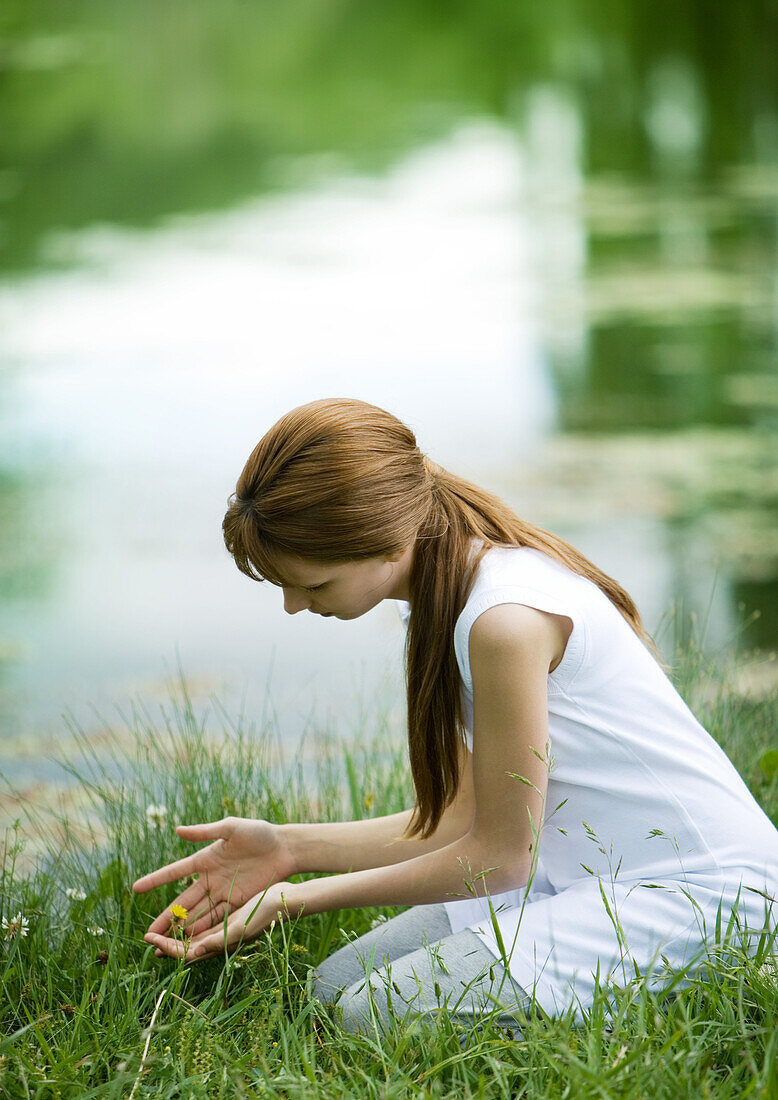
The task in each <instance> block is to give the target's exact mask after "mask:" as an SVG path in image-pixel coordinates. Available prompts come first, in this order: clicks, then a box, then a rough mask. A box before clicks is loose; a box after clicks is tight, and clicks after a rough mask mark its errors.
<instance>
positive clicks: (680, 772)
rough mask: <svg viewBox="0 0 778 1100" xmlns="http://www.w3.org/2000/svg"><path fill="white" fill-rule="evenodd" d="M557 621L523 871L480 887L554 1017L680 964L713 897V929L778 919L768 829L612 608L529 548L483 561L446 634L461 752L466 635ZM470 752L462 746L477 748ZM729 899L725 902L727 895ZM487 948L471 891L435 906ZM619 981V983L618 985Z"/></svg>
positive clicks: (690, 952) (775, 864)
mask: <svg viewBox="0 0 778 1100" xmlns="http://www.w3.org/2000/svg"><path fill="white" fill-rule="evenodd" d="M504 603H520V604H525V605H527V606H529V607H535V608H538V609H539V610H541V611H548V612H552V613H554V614H557V615H565V616H567V617H568V618H569V619H571V620H572V623H573V630H572V633H571V635H570V638H569V640H568V643H567V646H566V648H565V652H564V656H563V658H562V661H561V662H560V664H559V665H558V666H557V667H556V669H555V670H554V671H553V672H552V673H551V674H550V675H549V677H548V722H549V741H550V757H551V767H550V771H549V778H548V791H547V795H546V804H545V814H544V822H543V829H542V832H541V835H540V843H539V849H538V861H537V866H536V870H535V874H534V877H533V878H532V879H531V881H530V883H529V884H528V886H527V887H526V888H522V889H519V890H513V891H510V892H508V893H506V894H500V895H496V896H493V897H492V899H491V901H492V905H493V907H494V909H495V910H496V921H497V924H498V926H499V932H500V935H501V938H502V941H503V945H504V949H505V953H506V955H507V958H508V963H509V967H510V972H511V976H512V977H513V978H514V980H515V981H517V982H518V983H519V985H521V986H522V987H523V988H524V989H525V990H526V991H527V992H528V993H530V994H532V993H533V991H534V995H535V998H536V1002H537V1004H539V1005H540V1007H541V1008H543V1009H544V1010H545V1011H546V1012H548V1013H550V1014H554V1013H557V1012H560V1011H564V1010H566V1009H567V1008H568V1006H570V1005H571V1004H572V1005H575V1006H576V1007H575V1009H574V1011H575V1012H576V1014H577V1015H578V1016H580V1010H581V1009H586V1008H588V1007H590V1006H591V1004H592V1001H593V997H594V987H595V977H594V975H595V972H596V971H597V969H598V967H599V972H600V982H601V984H603V985H604V984H606V982H607V981H609V980H610V981H613V982H617V983H618V984H626V982H627V980H628V979H629V978H630V977H634V973H635V970H634V965H633V963H637V965H638V967H639V969H640V971H641V973H647V972H649V971H650V972H651V973H652V975H654V976H655V977H654V978H652V981H653V980H657V981H661V979H662V971H663V968H664V970H667V969H668V968H669V969H677V968H679V967H682V966H684V965H687V964H693V960H694V958H695V957H696V956H698V955H699V954H700V952H701V950H702V949H703V945H704V943H705V942H706V941H710V940H711V938H712V934H713V932H714V930H715V928H716V921H717V911H718V908H719V903H721V910H722V912H721V917H720V920H721V928H722V929H723V930H725V929H726V928H727V923H728V920H729V918H730V915H731V910H732V907H733V905H735V903H737V907H738V908H737V922H738V923H737V926H738V927H740V928H742V929H744V930H746V931H747V932H751V933H754V934H755V935H757V936H758V934H759V932H760V931H761V930H762V929H763V928H764V927H765V925H766V922H767V927H769V928H773V927H775V925H776V924H777V923H778V902H776V903H775V904H774V905H773V906H772V908H771V909H770V908H769V907H770V903H771V901H772V900H773V899H774V898H776V897H778V830H776V828H775V826H774V825H773V824H772V822H771V821H770V819H769V818H768V817H767V815H766V814H765V813H764V812H763V810H762V809H761V808H760V807H759V805H758V804H757V802H756V800H755V799H754V797H753V795H752V794H751V793H750V791H749V790H748V788H747V787H746V785H745V783H744V782H743V780H742V779H741V777H740V775H739V774H738V772H737V771H736V769H735V767H734V766H733V764H732V763H731V761H730V760H729V758H728V757H727V756H726V754H725V753H724V752H723V750H722V749H721V748H720V747H719V745H718V744H717V743H716V742H715V741H714V740H713V738H712V737H711V735H710V734H709V733H708V732H707V731H706V730H705V729H704V728H703V727H702V726H701V725H700V723H699V722H698V721H697V719H696V718H695V717H694V715H693V714H692V713H691V711H690V710H689V708H688V706H687V705H686V703H685V702H684V701H683V699H682V698H681V696H680V695H679V694H678V692H677V691H676V689H675V688H674V687H673V685H672V683H671V682H670V680H669V679H668V677H667V676H666V675H665V673H664V672H663V670H662V668H661V667H660V665H659V664H658V662H657V661H656V659H655V658H654V656H653V655H652V654H651V653H650V651H649V650H648V649H647V648H646V646H645V645H644V644H643V643H642V642H641V640H640V639H639V638H638V636H637V635H636V634H635V632H634V631H633V630H632V628H631V627H630V625H629V623H628V622H627V621H626V620H625V619H624V617H623V616H622V615H621V613H620V612H619V610H618V609H617V608H616V607H615V605H614V604H613V603H611V601H610V600H609V599H608V597H607V596H606V595H605V594H604V592H602V590H601V589H600V588H599V587H598V586H597V585H596V584H595V583H594V582H592V581H590V580H588V579H587V578H585V577H581V576H579V575H578V574H576V573H574V572H572V571H571V570H569V569H568V568H567V567H566V566H564V565H562V564H561V563H560V562H557V561H556V560H555V559H554V558H551V557H550V556H549V555H547V554H545V553H543V552H542V551H539V550H535V549H531V548H529V547H520V548H502V547H494V548H492V549H490V550H489V551H487V552H486V554H485V555H484V557H483V558H482V560H481V562H480V564H479V567H478V571H477V575H476V579H475V583H474V585H473V588H472V591H471V593H470V596H469V597H468V599H467V602H466V604H465V607H464V609H463V610H462V612H461V614H460V616H459V618H458V620H457V623H456V627H455V631H454V644H455V649H456V658H457V663H458V666H459V671H460V675H461V684H462V696H463V704H464V714H465V721H466V726H467V739H468V747H469V748H470V749H471V751H472V750H473V724H472V721H473V694H472V687H473V684H472V676H471V672H470V654H469V638H470V631H471V629H472V627H473V623H475V621H476V619H478V617H479V616H480V615H482V614H483V613H484V612H485V611H487V610H488V609H489V608H490V607H495V606H496V605H497V604H504ZM476 752H477V746H476ZM738 892H740V893H739V896H738ZM446 909H447V913H448V916H449V919H450V921H451V928H452V932H459V931H461V930H463V929H465V928H472V929H473V931H474V932H476V934H478V935H479V936H480V937H481V938H482V939H483V940H484V942H485V944H486V946H487V947H489V948H490V950H491V951H492V953H493V954H494V955H495V956H496V957H497V958H501V957H502V951H501V949H500V947H499V941H498V938H497V933H496V931H495V928H494V923H493V920H492V917H491V914H490V910H489V905H488V902H487V901H486V899H480V898H478V899H472V900H471V899H464V900H458V901H450V902H446ZM620 978H621V979H622V980H621V981H620Z"/></svg>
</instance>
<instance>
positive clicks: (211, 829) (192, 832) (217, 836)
mask: <svg viewBox="0 0 778 1100" xmlns="http://www.w3.org/2000/svg"><path fill="white" fill-rule="evenodd" d="M176 832H177V833H178V835H179V836H180V837H182V838H183V839H184V840H191V841H192V843H193V844H197V843H198V841H201V840H228V839H229V837H231V836H232V834H233V832H234V826H233V823H232V820H231V819H230V818H229V817H223V818H222V819H221V820H220V821H204V822H201V823H200V824H199V825H176Z"/></svg>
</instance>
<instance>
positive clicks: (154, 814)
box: [146, 802, 167, 825]
mask: <svg viewBox="0 0 778 1100" xmlns="http://www.w3.org/2000/svg"><path fill="white" fill-rule="evenodd" d="M146 817H147V818H148V819H149V821H151V822H152V823H153V824H154V825H161V824H162V822H163V821H164V820H165V818H166V817H167V806H165V805H164V804H160V805H159V806H156V805H155V804H154V803H153V802H152V803H151V805H150V806H147V807H146Z"/></svg>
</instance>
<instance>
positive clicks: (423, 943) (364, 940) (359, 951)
mask: <svg viewBox="0 0 778 1100" xmlns="http://www.w3.org/2000/svg"><path fill="white" fill-rule="evenodd" d="M313 994H314V996H315V997H316V998H317V1000H319V1001H321V1003H322V1004H325V1005H330V1004H337V1006H338V1007H339V1008H340V1009H342V1011H343V1020H342V1022H343V1027H344V1028H345V1030H346V1031H349V1032H351V1033H352V1034H353V1033H355V1032H356V1031H357V1030H363V1031H364V1030H371V1031H372V1030H374V1029H375V1028H376V1027H378V1028H379V1029H381V1030H385V1029H386V1028H387V1027H388V1026H389V1021H390V1017H391V1016H392V1015H394V1016H395V1017H399V1019H400V1020H403V1021H404V1022H406V1023H409V1022H410V1021H411V1020H414V1019H419V1018H427V1019H433V1018H434V1016H435V1015H436V1014H438V1013H439V1012H440V1011H441V1010H447V1011H448V1012H449V1013H450V1014H451V1015H452V1016H454V1017H455V1019H456V1020H457V1021H458V1022H459V1023H463V1024H466V1025H469V1026H472V1025H473V1024H474V1023H475V1022H476V1021H478V1020H483V1017H485V1016H487V1015H489V1016H491V1018H492V1019H493V1020H494V1022H495V1023H497V1024H498V1025H499V1026H500V1027H507V1028H509V1029H510V1030H511V1032H512V1033H513V1035H514V1037H516V1038H519V1039H520V1038H521V1037H522V1034H521V1031H520V1030H518V1028H517V1018H519V1019H521V1017H522V1015H529V1014H530V1013H531V998H530V997H529V995H528V994H527V993H526V992H525V990H523V989H522V987H521V986H520V985H518V984H517V983H516V982H514V981H513V979H512V978H511V977H510V975H509V974H508V973H507V972H506V970H505V968H504V967H503V965H502V963H501V962H500V961H499V960H497V959H495V957H494V955H492V953H491V951H489V949H488V948H487V947H486V946H485V945H484V943H483V942H482V941H481V939H480V937H479V936H477V935H476V934H475V932H471V931H470V930H469V929H466V930H465V931H464V932H457V933H456V934H455V935H452V934H451V924H450V922H449V919H448V915H447V913H446V907H445V906H444V905H442V904H440V905H417V906H414V908H413V909H408V910H407V911H406V912H405V913H401V914H400V915H399V916H398V917H394V919H393V920H390V921H386V922H384V923H382V924H379V925H378V926H377V927H376V928H374V929H372V930H371V931H370V932H367V933H366V934H365V935H364V936H360V937H359V938H358V939H354V940H352V941H351V942H349V943H347V944H346V945H345V946H344V947H341V948H339V950H337V951H335V952H334V953H333V954H332V955H330V956H329V958H327V959H325V960H324V962H322V963H321V964H320V965H319V966H318V967H317V969H316V971H315V973H314V985H313Z"/></svg>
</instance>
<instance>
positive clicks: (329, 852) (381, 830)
mask: <svg viewBox="0 0 778 1100" xmlns="http://www.w3.org/2000/svg"><path fill="white" fill-rule="evenodd" d="M473 806H474V800H473V757H472V755H471V754H470V753H469V752H467V750H466V749H464V747H463V750H462V764H461V776H460V781H459V789H458V790H457V794H456V797H455V799H454V801H453V802H452V803H451V805H450V806H447V807H446V809H445V811H444V812H443V816H442V817H441V819H440V823H439V824H438V827H437V829H436V830H435V832H434V833H433V834H432V836H430V837H427V839H426V840H422V839H421V838H419V837H414V838H412V839H407V840H406V839H402V834H403V832H404V831H405V828H406V826H407V825H408V823H409V821H410V820H411V817H412V816H413V811H412V810H403V811H401V812H400V813H397V814H389V815H388V816H386V817H376V818H369V819H367V820H364V821H342V822H340V821H339V822H331V823H330V822H324V823H321V822H320V823H316V824H310V825H309V824H300V823H294V824H289V825H281V826H278V829H279V833H280V835H281V841H282V843H283V844H285V845H286V847H287V849H288V850H289V852H290V858H291V861H292V864H293V866H294V873H295V874H301V873H303V872H306V871H318V872H324V871H362V870H365V869H366V868H369V867H387V866H390V865H391V864H394V863H402V862H405V861H406V860H408V859H413V858H414V857H416V856H420V855H425V854H426V853H427V852H433V851H436V850H437V849H438V848H444V847H445V846H446V845H448V844H451V843H452V841H454V840H458V839H459V838H460V837H462V836H464V835H465V833H467V832H468V830H469V829H470V827H471V825H472V823H473Z"/></svg>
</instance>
